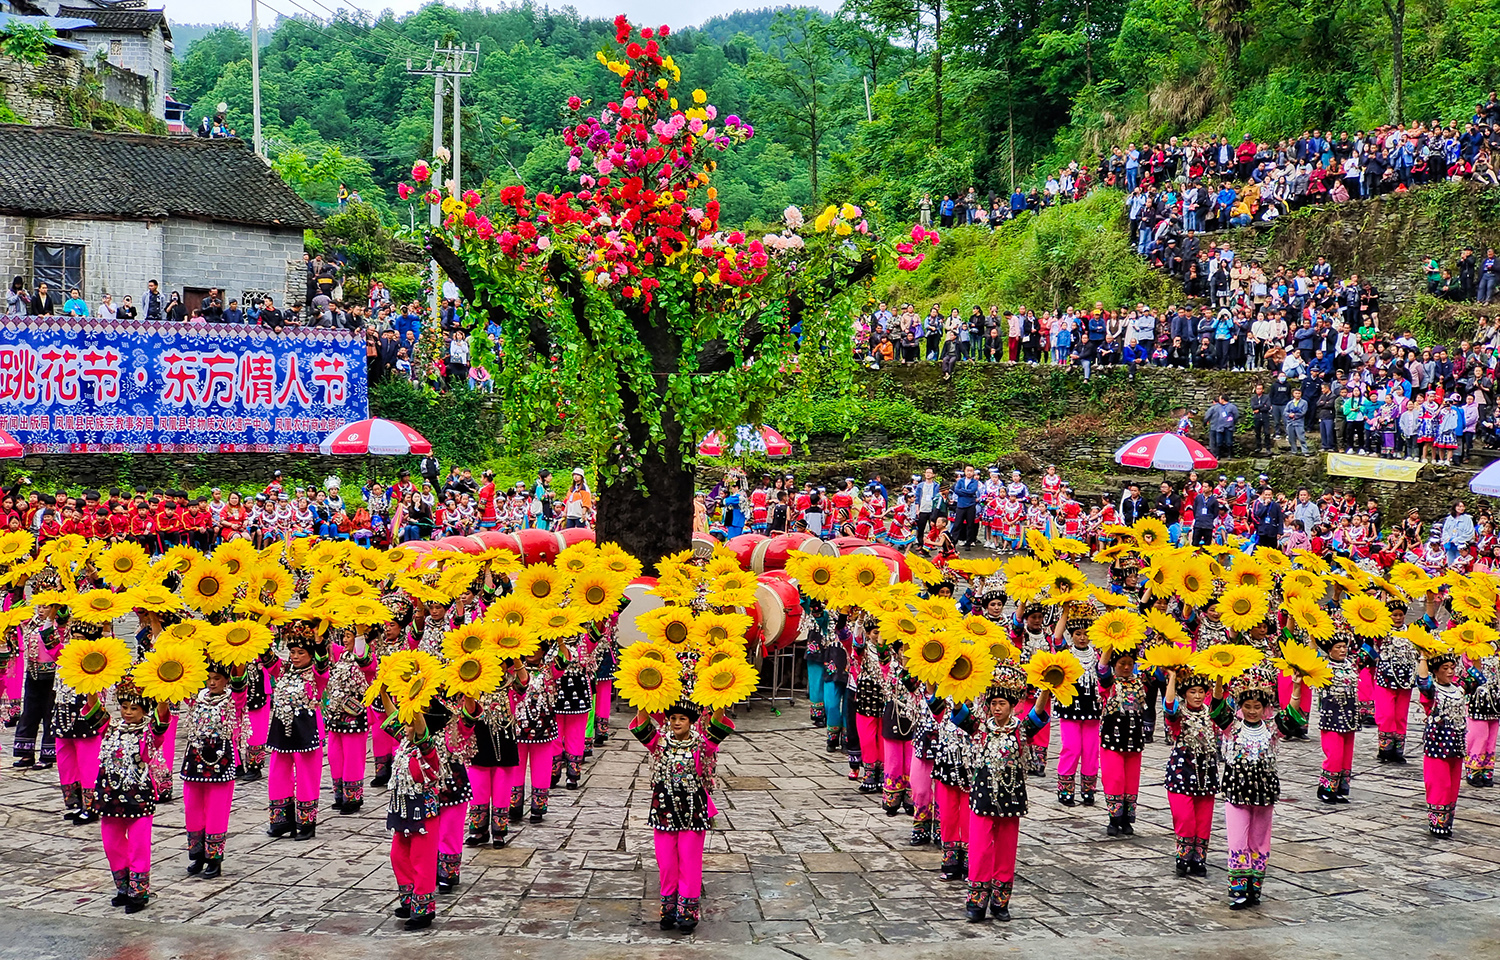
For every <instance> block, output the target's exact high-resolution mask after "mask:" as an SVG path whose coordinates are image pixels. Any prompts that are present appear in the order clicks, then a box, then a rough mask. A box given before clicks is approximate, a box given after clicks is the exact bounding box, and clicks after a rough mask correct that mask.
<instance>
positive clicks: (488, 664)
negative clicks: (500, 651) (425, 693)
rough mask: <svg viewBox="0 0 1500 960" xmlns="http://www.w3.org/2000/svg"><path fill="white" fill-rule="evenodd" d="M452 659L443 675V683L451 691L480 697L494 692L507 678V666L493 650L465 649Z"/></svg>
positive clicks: (476, 697) (464, 695)
mask: <svg viewBox="0 0 1500 960" xmlns="http://www.w3.org/2000/svg"><path fill="white" fill-rule="evenodd" d="M452 660H453V662H452V663H450V664H448V669H447V671H446V672H445V675H444V677H443V685H444V686H446V687H447V688H448V692H449V693H453V694H457V695H458V696H461V697H474V698H475V699H478V698H479V697H482V696H484V695H485V694H487V693H490V692H492V691H493V690H494V689H495V688H496V687H498V686H500V681H501V680H504V679H505V668H504V666H502V665H501V661H500V657H499V656H498V655H497V654H496V653H495V652H494V651H493V650H487V649H481V650H472V651H465V652H464V653H461V654H460V655H459V656H457V657H453V658H452Z"/></svg>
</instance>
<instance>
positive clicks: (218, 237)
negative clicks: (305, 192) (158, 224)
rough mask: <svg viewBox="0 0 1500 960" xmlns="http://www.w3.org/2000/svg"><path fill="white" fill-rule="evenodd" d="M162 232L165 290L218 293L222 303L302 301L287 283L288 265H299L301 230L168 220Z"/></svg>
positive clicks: (301, 295)
mask: <svg viewBox="0 0 1500 960" xmlns="http://www.w3.org/2000/svg"><path fill="white" fill-rule="evenodd" d="M163 232H164V241H163V244H162V266H161V275H162V283H163V286H164V288H165V289H168V290H182V289H184V288H186V287H201V288H209V287H218V288H219V289H220V290H221V291H225V292H226V296H225V302H226V303H227V302H228V301H229V300H230V299H237V300H239V301H240V302H241V303H244V302H245V301H246V300H247V299H248V295H250V294H255V295H257V296H264V295H265V294H267V293H269V294H270V295H271V296H272V297H274V298H275V300H276V303H277V305H278V306H285V305H286V304H287V303H288V302H293V301H295V302H301V300H302V299H303V288H302V287H301V286H298V287H296V288H293V287H292V286H291V284H290V282H289V276H290V264H292V263H293V262H295V263H297V264H300V263H301V261H302V239H303V235H302V231H301V230H300V229H285V228H273V227H250V226H243V225H240V224H226V223H204V222H201V221H196V220H169V221H167V222H166V223H165V224H164V226H163Z"/></svg>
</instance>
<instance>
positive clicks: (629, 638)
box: [617, 577, 666, 649]
mask: <svg viewBox="0 0 1500 960" xmlns="http://www.w3.org/2000/svg"><path fill="white" fill-rule="evenodd" d="M654 586H656V578H655V577H636V578H635V579H634V580H632V581H630V582H629V583H627V584H626V585H625V606H624V607H622V608H621V609H620V628H619V632H618V635H617V636H618V639H619V642H620V648H621V649H624V648H625V647H628V646H630V645H631V644H632V643H639V642H640V641H642V640H645V639H646V635H645V634H644V633H643V632H641V630H640V628H638V627H637V626H636V625H635V618H636V617H638V616H640V615H641V614H643V613H647V612H649V611H652V610H655V609H657V608H659V607H662V606H665V605H666V604H665V603H663V601H662V599H661V597H658V596H657V595H656V594H654V593H651V592H650V590H651V588H652V587H654Z"/></svg>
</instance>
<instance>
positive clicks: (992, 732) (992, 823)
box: [964, 663, 1052, 923]
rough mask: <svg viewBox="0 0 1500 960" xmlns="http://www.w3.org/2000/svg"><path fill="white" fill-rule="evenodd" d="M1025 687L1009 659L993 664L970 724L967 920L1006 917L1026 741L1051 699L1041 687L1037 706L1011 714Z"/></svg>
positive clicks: (1022, 801) (1023, 808) (1022, 805)
mask: <svg viewBox="0 0 1500 960" xmlns="http://www.w3.org/2000/svg"><path fill="white" fill-rule="evenodd" d="M1025 689H1026V674H1025V673H1024V672H1023V671H1022V670H1021V668H1020V667H1018V666H1016V665H1015V664H1012V663H1002V664H1001V665H1000V666H998V667H996V668H995V675H994V682H993V684H992V686H991V687H990V689H989V690H988V691H987V692H986V693H985V695H984V709H985V715H984V717H983V718H974V719H973V720H971V721H970V723H971V725H972V727H973V737H974V741H973V752H972V760H973V764H974V767H973V771H972V773H973V777H974V779H973V780H972V781H971V783H970V787H969V897H968V901H967V903H966V904H965V905H964V912H965V914H966V915H967V916H968V919H969V922H970V923H978V922H979V921H981V920H983V919H984V918H985V915H986V913H988V915H989V916H992V917H994V918H995V919H996V920H1000V921H1002V922H1004V921H1008V920H1009V919H1010V894H1011V890H1012V889H1013V888H1014V887H1015V879H1016V841H1017V839H1018V838H1019V836H1020V832H1021V818H1022V817H1024V816H1026V812H1027V809H1028V807H1027V801H1026V760H1027V753H1028V751H1027V749H1026V744H1027V742H1028V741H1029V740H1030V738H1031V735H1032V734H1034V733H1035V732H1036V731H1037V730H1038V729H1039V728H1040V727H1041V726H1042V724H1044V723H1046V722H1047V708H1048V707H1049V706H1050V705H1051V703H1052V694H1051V692H1050V691H1047V690H1043V691H1041V693H1040V694H1039V695H1038V697H1037V705H1036V706H1035V707H1033V708H1032V710H1031V712H1030V713H1028V714H1027V715H1026V716H1024V717H1016V716H1015V707H1016V704H1017V703H1019V702H1020V701H1021V695H1022V694H1023V693H1024V692H1025Z"/></svg>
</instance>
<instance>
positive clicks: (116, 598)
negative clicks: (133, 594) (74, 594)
mask: <svg viewBox="0 0 1500 960" xmlns="http://www.w3.org/2000/svg"><path fill="white" fill-rule="evenodd" d="M72 610H73V616H75V617H77V618H78V619H79V620H82V621H83V622H84V623H114V622H115V621H116V620H118V619H120V618H121V617H123V616H124V615H125V614H127V613H129V612H130V600H129V595H128V594H122V593H112V592H110V591H109V590H90V591H88V592H87V593H81V594H79V595H78V599H76V600H74V601H73V604H72Z"/></svg>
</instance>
